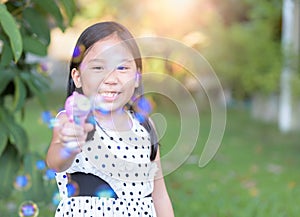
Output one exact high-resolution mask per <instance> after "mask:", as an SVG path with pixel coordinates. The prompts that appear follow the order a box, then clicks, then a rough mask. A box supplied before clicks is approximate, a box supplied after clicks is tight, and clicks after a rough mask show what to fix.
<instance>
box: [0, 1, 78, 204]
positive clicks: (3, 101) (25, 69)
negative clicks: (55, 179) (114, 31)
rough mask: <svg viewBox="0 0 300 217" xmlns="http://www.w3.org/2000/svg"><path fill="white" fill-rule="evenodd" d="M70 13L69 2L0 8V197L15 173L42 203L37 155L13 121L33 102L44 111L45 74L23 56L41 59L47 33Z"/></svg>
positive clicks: (62, 26)
mask: <svg viewBox="0 0 300 217" xmlns="http://www.w3.org/2000/svg"><path fill="white" fill-rule="evenodd" d="M75 11H76V6H75V2H74V0H58V1H56V0H45V1H40V0H31V1H29V0H11V1H4V3H1V4H0V96H1V98H0V165H1V167H0V174H2V178H1V179H2V180H1V182H0V198H5V197H7V196H8V195H9V194H10V193H11V191H12V189H13V180H14V178H15V175H16V173H17V171H18V170H20V168H22V169H23V170H25V171H26V172H27V173H29V174H31V178H32V180H31V182H32V184H33V186H34V188H35V189H33V191H32V195H31V196H32V199H35V198H39V199H43V197H44V195H43V189H45V188H44V186H41V185H42V177H41V176H40V175H36V174H33V173H34V169H33V168H34V167H35V163H36V160H37V159H38V156H36V154H34V153H28V139H27V134H26V130H25V129H23V128H22V126H21V125H20V124H19V123H18V122H17V120H16V116H17V115H20V116H23V114H24V111H25V109H26V107H25V103H26V101H27V100H29V99H30V98H34V97H36V98H38V100H39V101H40V103H41V105H42V106H45V97H44V96H45V95H44V94H45V92H46V91H47V90H48V89H49V80H48V77H47V75H46V74H43V73H40V72H39V71H38V66H39V63H38V62H29V61H28V56H29V55H36V56H41V57H42V56H46V55H47V48H48V46H49V43H50V29H51V28H53V27H56V26H57V27H59V28H60V29H61V30H62V31H64V30H65V29H66V27H68V26H70V25H71V24H72V20H73V17H74V14H75Z"/></svg>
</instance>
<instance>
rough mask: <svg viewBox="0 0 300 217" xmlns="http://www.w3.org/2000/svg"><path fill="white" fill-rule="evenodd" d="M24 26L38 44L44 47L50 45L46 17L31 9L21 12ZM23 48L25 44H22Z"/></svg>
mask: <svg viewBox="0 0 300 217" xmlns="http://www.w3.org/2000/svg"><path fill="white" fill-rule="evenodd" d="M23 20H24V23H25V24H26V25H24V26H25V27H26V28H27V29H28V30H29V31H30V32H31V33H33V34H35V35H36V36H37V38H38V39H39V41H40V42H42V43H43V44H45V45H49V43H50V29H49V26H48V23H47V19H46V17H44V16H43V15H42V14H41V13H39V12H38V11H37V10H34V9H33V8H26V9H25V10H24V11H23ZM24 47H25V44H24ZM24 49H25V48H24Z"/></svg>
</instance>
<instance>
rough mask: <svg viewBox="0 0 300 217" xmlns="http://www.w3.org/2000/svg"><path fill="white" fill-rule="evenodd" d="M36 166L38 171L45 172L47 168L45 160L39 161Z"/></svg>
mask: <svg viewBox="0 0 300 217" xmlns="http://www.w3.org/2000/svg"><path fill="white" fill-rule="evenodd" d="M35 166H36V168H37V169H38V170H44V169H45V168H46V163H45V161H44V160H38V161H37V162H36V163H35Z"/></svg>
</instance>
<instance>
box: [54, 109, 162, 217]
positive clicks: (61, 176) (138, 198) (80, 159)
mask: <svg viewBox="0 0 300 217" xmlns="http://www.w3.org/2000/svg"><path fill="white" fill-rule="evenodd" d="M128 114H129V116H130V117H131V120H132V123H133V126H132V129H131V130H130V131H120V132H115V131H111V130H106V129H103V128H101V127H100V126H99V125H98V126H96V133H95V135H94V138H93V139H92V140H91V141H89V142H87V143H86V144H85V145H84V147H83V149H82V152H81V153H80V154H78V155H77V156H76V158H75V160H74V162H73V164H72V165H71V167H70V168H69V169H68V170H67V171H65V172H61V173H57V174H56V181H57V185H58V189H59V193H60V196H61V198H62V199H61V201H60V203H59V205H58V207H57V209H56V213H55V217H67V216H74V217H98V216H108V217H122V216H124V217H125V216H126V217H128V216H132V217H146V216H147V217H156V213H155V209H154V205H153V201H152V197H151V193H152V191H153V180H154V175H155V173H156V171H157V167H156V163H155V162H151V161H150V152H151V143H150V138H149V133H148V132H147V130H146V129H145V128H144V127H143V126H142V125H140V123H139V122H138V120H137V119H135V118H134V116H133V114H132V113H130V112H128ZM77 172H80V173H84V174H93V175H94V176H97V178H98V177H99V178H101V179H102V180H104V181H105V182H106V183H107V184H108V185H109V186H110V187H111V189H112V190H113V191H114V193H115V194H116V195H117V197H116V198H113V197H110V196H109V195H110V194H109V192H105V193H104V194H103V192H95V194H93V195H88V196H78V195H76V194H78V191H79V189H78V186H77V184H76V182H74V181H73V180H72V179H71V177H70V174H73V173H77ZM95 195H96V196H95Z"/></svg>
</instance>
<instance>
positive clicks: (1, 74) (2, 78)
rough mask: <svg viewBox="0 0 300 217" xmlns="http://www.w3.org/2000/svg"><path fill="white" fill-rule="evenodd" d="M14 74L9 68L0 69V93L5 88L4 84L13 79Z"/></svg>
mask: <svg viewBox="0 0 300 217" xmlns="http://www.w3.org/2000/svg"><path fill="white" fill-rule="evenodd" d="M14 76H15V74H14V73H13V72H11V71H10V70H4V69H1V71H0V94H1V93H2V92H3V91H4V90H5V88H6V86H7V85H8V84H9V82H10V81H11V80H13V78H14Z"/></svg>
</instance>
